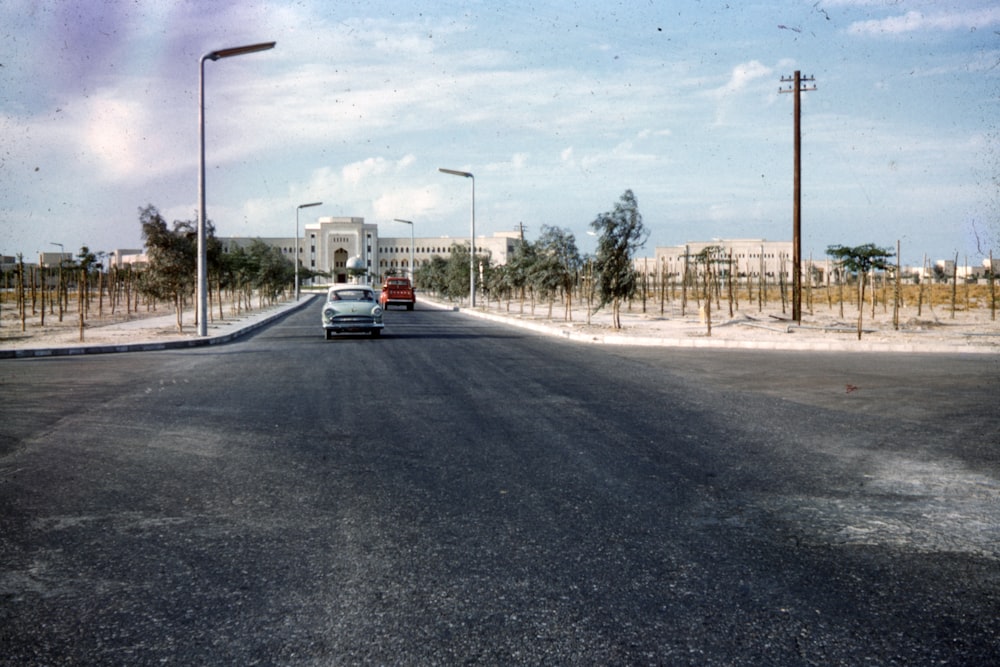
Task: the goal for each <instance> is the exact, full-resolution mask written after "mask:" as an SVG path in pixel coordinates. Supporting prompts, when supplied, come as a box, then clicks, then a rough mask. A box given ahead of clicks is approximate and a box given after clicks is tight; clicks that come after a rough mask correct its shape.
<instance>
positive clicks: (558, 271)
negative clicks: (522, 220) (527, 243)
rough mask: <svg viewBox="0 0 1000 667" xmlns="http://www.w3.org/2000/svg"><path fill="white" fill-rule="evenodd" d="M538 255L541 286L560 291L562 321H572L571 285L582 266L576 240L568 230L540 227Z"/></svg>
mask: <svg viewBox="0 0 1000 667" xmlns="http://www.w3.org/2000/svg"><path fill="white" fill-rule="evenodd" d="M538 254H539V256H540V257H542V258H544V259H543V260H542V263H541V266H540V267H539V268H540V269H541V271H540V274H541V276H542V279H541V284H542V285H544V287H545V288H546V289H552V290H560V291H562V294H563V298H564V299H565V304H566V311H565V314H564V319H567V320H570V319H572V315H571V313H572V312H573V311H572V308H573V284H574V283H575V281H576V276H577V273H578V272H579V271H580V267H581V265H582V264H583V260H582V259H581V258H580V251H579V250H577V248H576V238H575V237H574V236H573V233H572V232H570V231H569V230H568V229H560V228H558V227H550V226H548V225H542V236H541V238H539V239H538Z"/></svg>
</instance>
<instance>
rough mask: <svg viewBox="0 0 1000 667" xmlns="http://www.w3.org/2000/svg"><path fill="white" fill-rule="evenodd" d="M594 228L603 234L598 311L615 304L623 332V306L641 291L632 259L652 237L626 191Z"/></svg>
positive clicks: (614, 311)
mask: <svg viewBox="0 0 1000 667" xmlns="http://www.w3.org/2000/svg"><path fill="white" fill-rule="evenodd" d="M590 226H591V228H592V229H594V231H596V232H598V233H599V234H600V236H599V238H598V240H597V256H596V258H595V264H594V266H595V268H596V270H597V287H598V298H599V302H598V305H597V307H598V308H601V307H603V306H605V305H607V304H609V303H610V304H612V323H613V324H614V326H615V328H616V329H619V328H621V318H620V308H621V303H622V301H624V300H626V299H630V298H631V297H632V296H634V295H635V292H636V288H637V287H638V277H637V275H636V272H635V267H634V266H633V261H632V259H633V256H634V255H635V251H636V250H638V249H639V248H641V247H642V246H643V245H645V243H646V239H647V238H648V236H649V234H648V232H647V231H646V229H645V227H644V226H643V224H642V215H641V214H640V213H639V204H638V202H637V201H636V198H635V195H634V194H633V193H632V191H631V190H626V191H625V192H624V194H622V196H621V198H620V199H619V201H618V202H617V203H616V204H615V208H614V210H613V211H610V212H608V213H602V214H601V215H599V216H597V218H595V219H594V221H593V222H591V223H590Z"/></svg>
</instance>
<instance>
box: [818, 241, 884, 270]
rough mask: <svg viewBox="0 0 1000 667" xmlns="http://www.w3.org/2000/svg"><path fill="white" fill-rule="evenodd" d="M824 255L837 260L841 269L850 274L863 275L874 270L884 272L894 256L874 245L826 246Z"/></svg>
mask: <svg viewBox="0 0 1000 667" xmlns="http://www.w3.org/2000/svg"><path fill="white" fill-rule="evenodd" d="M826 254H827V255H829V256H830V257H833V258H834V259H836V260H837V263H839V264H840V265H841V266H842V267H844V268H845V269H846V270H847V271H850V272H851V273H860V274H865V273H868V272H869V271H871V270H872V269H875V270H877V271H885V270H886V269H890V268H892V264H890V263H889V260H890V259H891V258H893V257H895V256H896V254H895V253H894V252H892V250H890V249H889V248H881V247H879V246H877V245H875V244H874V243H866V244H864V245H859V246H854V247H851V246H843V245H831V246H827V248H826Z"/></svg>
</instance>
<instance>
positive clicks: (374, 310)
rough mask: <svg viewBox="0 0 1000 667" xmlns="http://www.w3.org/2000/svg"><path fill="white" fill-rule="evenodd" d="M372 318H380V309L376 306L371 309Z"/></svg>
mask: <svg viewBox="0 0 1000 667" xmlns="http://www.w3.org/2000/svg"><path fill="white" fill-rule="evenodd" d="M372 317H382V309H381V308H379V307H378V306H375V307H374V308H372Z"/></svg>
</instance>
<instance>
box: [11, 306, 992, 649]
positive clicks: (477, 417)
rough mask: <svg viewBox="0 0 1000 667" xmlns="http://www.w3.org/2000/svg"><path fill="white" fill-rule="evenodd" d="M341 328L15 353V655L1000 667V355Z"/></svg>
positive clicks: (443, 320)
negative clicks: (163, 346)
mask: <svg viewBox="0 0 1000 667" xmlns="http://www.w3.org/2000/svg"><path fill="white" fill-rule="evenodd" d="M318 322H319V304H318V303H317V304H316V305H315V306H309V307H308V308H306V309H304V310H303V311H301V312H299V313H295V314H292V315H290V316H289V317H288V318H287V319H285V320H283V321H281V322H279V323H277V324H275V325H273V326H271V327H268V328H267V329H265V330H262V331H261V332H259V333H257V334H255V335H253V336H252V337H250V338H248V339H244V340H241V341H239V342H236V343H232V344H229V345H225V346H220V347H212V348H199V349H194V350H184V351H161V352H151V353H134V354H120V355H99V356H93V357H61V358H50V359H30V360H5V361H0V406H2V407H0V409H2V420H0V507H2V516H0V663H2V664H88V663H89V664H163V663H166V664H243V665H250V664H282V665H299V664H316V665H327V664H336V665H350V664H401V665H434V664H438V665H453V664H484V665H494V664H502V665H510V664H530V665H539V664H553V665H569V664H574V665H640V664H641V665H650V664H653V665H655V664H666V665H761V664H772V665H862V664H873V665H894V664H898V665H932V664H933V665H995V664H1000V613H998V611H1000V567H998V564H1000V546H998V545H1000V481H998V480H1000V410H998V409H997V396H998V395H1000V359H995V358H993V357H989V358H983V357H980V356H977V357H975V358H967V357H960V356H952V357H948V356H919V355H887V356H880V355H875V354H862V355H855V356H851V355H843V354H832V353H829V354H817V353H794V354H793V353H775V352H768V353H752V352H736V351H723V350H702V351H695V350H686V351H675V350H669V349H655V350H654V349H649V348H641V349H627V348H621V347H615V348H613V349H609V348H602V347H595V346H584V345H578V344H573V343H568V342H565V341H559V340H555V339H551V338H546V337H542V336H538V335H535V334H531V333H525V332H523V331H520V330H517V329H513V328H507V327H503V326H499V325H496V324H493V323H488V322H481V321H478V320H475V319H471V318H468V317H466V316H463V315H461V314H459V313H454V312H450V311H436V310H429V309H423V308H421V307H420V306H419V305H418V309H417V310H416V311H413V312H406V311H403V310H400V311H396V310H392V311H390V313H389V314H388V317H387V327H386V331H385V333H384V334H383V336H382V337H381V338H379V339H371V338H369V337H368V336H354V337H340V338H337V339H335V340H332V341H325V340H324V339H323V332H322V331H321V329H320V327H319V325H318Z"/></svg>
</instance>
